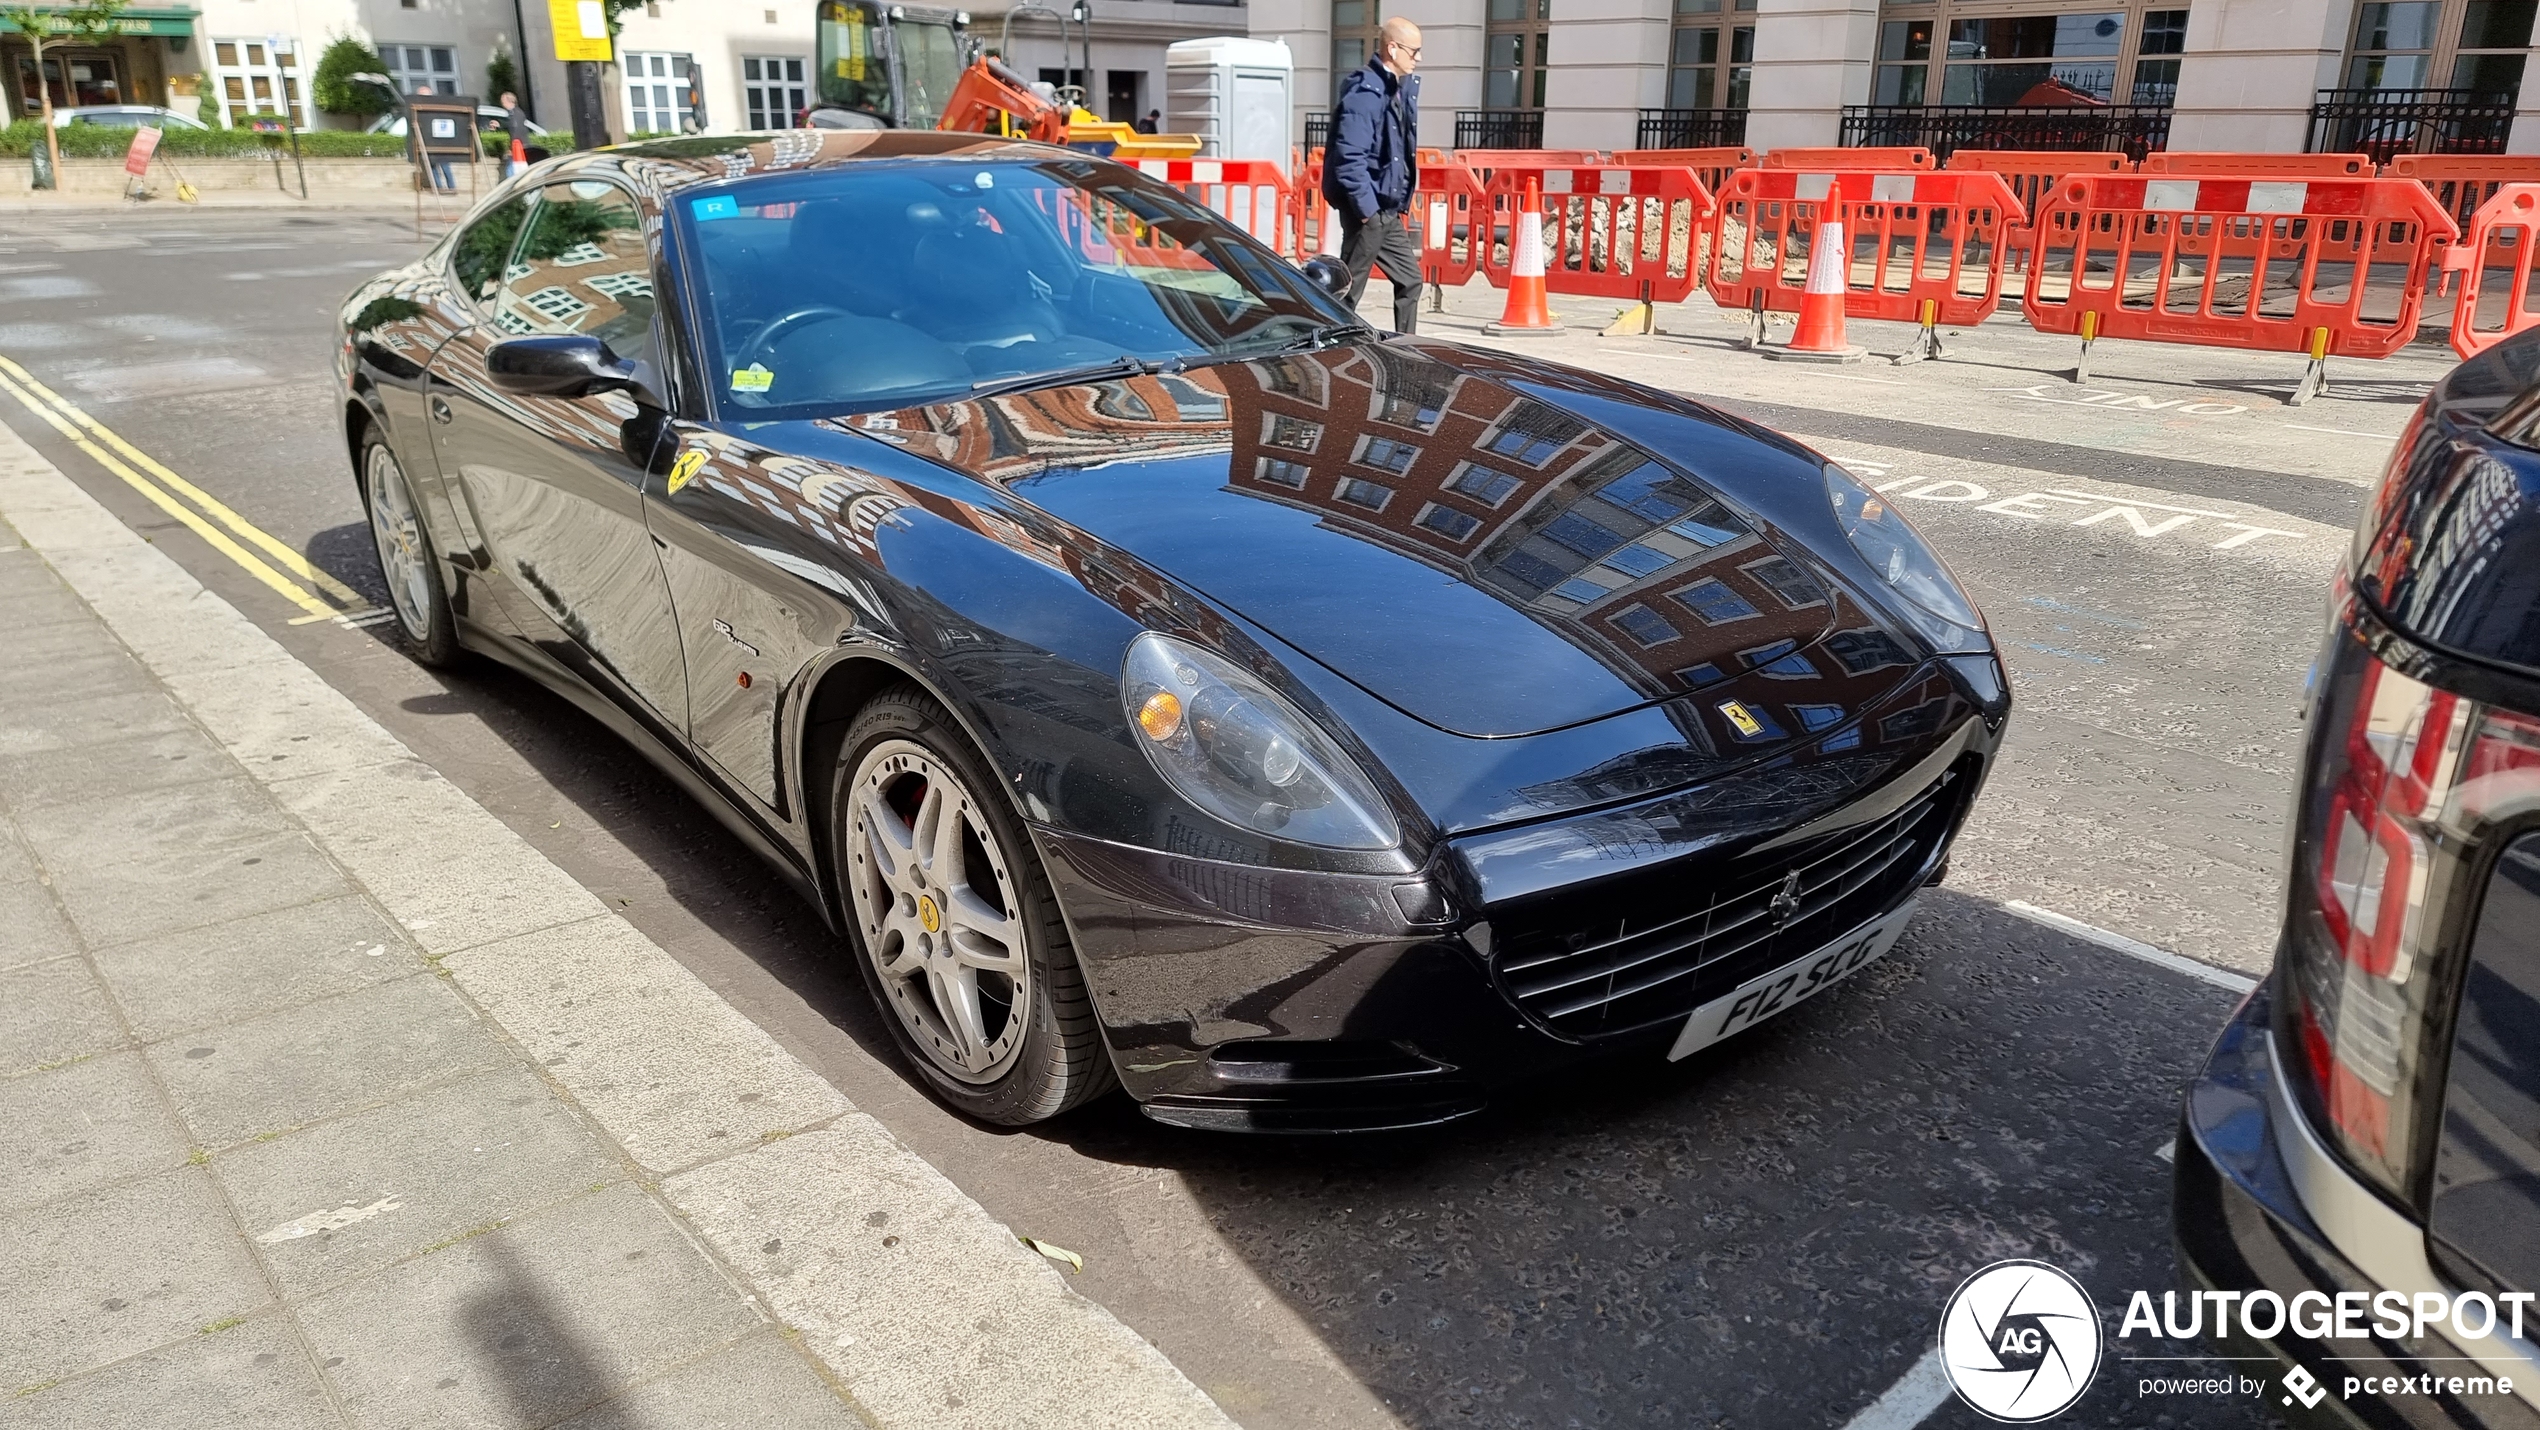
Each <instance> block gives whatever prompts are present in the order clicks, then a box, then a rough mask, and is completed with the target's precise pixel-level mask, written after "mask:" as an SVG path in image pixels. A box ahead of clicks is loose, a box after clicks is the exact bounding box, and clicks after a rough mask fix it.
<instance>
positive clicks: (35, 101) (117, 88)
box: [18, 44, 262, 114]
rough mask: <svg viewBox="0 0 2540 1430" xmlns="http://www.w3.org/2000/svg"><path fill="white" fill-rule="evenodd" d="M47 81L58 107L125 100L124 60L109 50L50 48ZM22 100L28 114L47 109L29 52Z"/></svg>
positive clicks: (21, 77) (23, 62)
mask: <svg viewBox="0 0 2540 1430" xmlns="http://www.w3.org/2000/svg"><path fill="white" fill-rule="evenodd" d="M258 48H260V49H261V48H262V45H261V44H259V46H258ZM44 83H45V87H46V88H47V89H50V90H52V91H53V107H54V108H56V109H68V108H70V107H71V106H73V105H83V104H121V103H123V102H124V100H123V72H122V69H121V68H120V61H119V60H118V58H117V57H116V56H115V55H114V54H113V53H112V52H111V51H107V50H64V49H52V48H48V49H47V50H46V51H45V54H44ZM18 103H19V106H20V107H21V108H22V109H24V110H25V112H27V113H28V114H40V113H42V112H43V110H44V100H43V98H42V96H40V95H38V94H37V93H36V91H35V60H34V57H33V56H31V55H27V54H20V55H19V56H18Z"/></svg>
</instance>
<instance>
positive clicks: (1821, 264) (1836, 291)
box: [1762, 219, 1869, 362]
mask: <svg viewBox="0 0 2540 1430" xmlns="http://www.w3.org/2000/svg"><path fill="white" fill-rule="evenodd" d="M1849 259H1850V254H1849V251H1848V250H1847V249H1846V248H1845V247H1844V243H1843V225H1842V224H1840V223H1837V222H1835V221H1833V220H1832V219H1827V220H1824V221H1822V222H1820V223H1819V224H1818V225H1817V239H1816V242H1815V243H1813V244H1811V245H1810V246H1809V249H1808V291H1807V292H1805V293H1803V294H1801V295H1800V298H1799V330H1798V331H1797V332H1794V333H1792V334H1791V335H1790V346H1788V347H1786V348H1765V349H1763V350H1762V351H1763V354H1764V356H1766V357H1768V358H1778V359H1780V360H1781V361H1783V362H1859V361H1860V360H1861V359H1863V358H1865V357H1867V356H1869V351H1868V349H1866V348H1856V347H1853V346H1851V345H1849V344H1847V343H1846V342H1844V340H1843V289H1844V286H1845V285H1844V268H1845V266H1846V264H1847V263H1848V262H1849Z"/></svg>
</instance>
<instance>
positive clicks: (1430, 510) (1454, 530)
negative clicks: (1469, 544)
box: [1411, 502, 1482, 541]
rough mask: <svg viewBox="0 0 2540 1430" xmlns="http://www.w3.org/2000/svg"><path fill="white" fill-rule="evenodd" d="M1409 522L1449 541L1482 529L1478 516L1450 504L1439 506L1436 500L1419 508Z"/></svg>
mask: <svg viewBox="0 0 2540 1430" xmlns="http://www.w3.org/2000/svg"><path fill="white" fill-rule="evenodd" d="M1411 524H1412V525H1413V526H1418V527H1425V528H1427V529H1428V530H1430V531H1434V532H1436V533H1437V534H1438V535H1440V536H1443V537H1445V538H1446V539H1447V540H1449V541H1463V540H1465V539H1467V538H1469V537H1470V536H1472V534H1473V533H1474V532H1476V531H1479V530H1481V529H1482V519H1481V518H1480V517H1477V516H1474V515H1472V514H1471V513H1469V512H1461V511H1457V510H1456V509H1455V508H1453V507H1451V506H1440V505H1438V504H1437V503H1436V502H1431V503H1429V504H1428V505H1427V506H1424V507H1422V508H1420V514H1419V515H1418V516H1415V517H1413V518H1412V519H1411Z"/></svg>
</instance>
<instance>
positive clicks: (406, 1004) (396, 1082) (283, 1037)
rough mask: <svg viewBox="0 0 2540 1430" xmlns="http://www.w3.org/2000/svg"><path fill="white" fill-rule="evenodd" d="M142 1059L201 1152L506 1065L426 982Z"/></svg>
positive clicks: (424, 978)
mask: <svg viewBox="0 0 2540 1430" xmlns="http://www.w3.org/2000/svg"><path fill="white" fill-rule="evenodd" d="M149 1054H150V1064H151V1066H152V1067H153V1068H155V1069H156V1070H157V1072H158V1074H159V1076H160V1078H161V1079H162V1080H164V1081H165V1082H166V1084H167V1088H168V1092H169V1094H170V1095H171V1096H172V1097H174V1098H175V1100H176V1105H177V1112H178V1115H179V1116H181V1117H183V1118H184V1119H185V1123H186V1126H187V1127H188V1128H189V1129H190V1130H191V1131H192V1133H193V1136H194V1140H195V1141H196V1142H197V1143H200V1144H201V1145H203V1146H206V1147H226V1146H229V1145H230V1144H232V1143H236V1142H241V1141H244V1140H246V1139H247V1138H250V1137H255V1136H260V1135H263V1134H267V1133H274V1132H282V1131H286V1130H288V1129H290V1128H293V1127H298V1126H302V1125H304V1124H306V1123H310V1122H314V1121H316V1120H317V1119H319V1118H321V1117H332V1116H335V1115H337V1114H340V1113H346V1112H354V1111H358V1110H360V1109H362V1108H365V1107H375V1106H378V1105H379V1104H381V1103H384V1102H387V1101H389V1100H390V1099H392V1098H395V1097H398V1096H400V1095H402V1094H404V1093H408V1092H412V1091H414V1090H416V1089H418V1088H421V1087H426V1086H429V1085H431V1084H433V1083H437V1082H443V1081H446V1080H448V1079H451V1078H455V1077H457V1076H459V1075H461V1074H463V1073H468V1072H473V1071H475V1070H477V1069H479V1068H484V1067H492V1066H497V1065H500V1064H502V1063H504V1062H506V1061H509V1060H511V1059H512V1058H514V1057H515V1056H516V1055H515V1054H514V1053H512V1051H511V1050H510V1049H508V1048H506V1047H504V1046H503V1044H502V1043H501V1042H500V1041H499V1040H498V1039H496V1038H495V1037H494V1036H493V1034H492V1033H490V1032H488V1031H487V1030H486V1028H485V1025H484V1024H483V1023H481V1022H479V1021H478V1020H477V1018H476V1017H475V1015H474V1014H472V1013H470V1012H469V1011H468V1009H467V1005H466V1004H464V1003H462V1002H460V1001H459V998H458V996H457V995H456V994H454V993H452V992H451V991H450V989H449V988H448V987H447V986H446V985H444V984H443V983H442V981H441V980H440V979H439V978H437V977H434V976H433V975H431V974H429V973H420V974H416V975H415V976H413V977H411V978H405V979H400V980H398V981H397V982H394V983H383V984H380V985H378V986H377V987H373V988H365V989H361V990H359V991H357V992H353V993H346V994H341V995H338V996H336V997H333V998H326V999H321V1000H319V1001H318V1002H315V1003H310V1004H305V1005H303V1006H301V1007H297V1008H288V1009H284V1010H283V1011H281V1012H278V1013H268V1014H266V1015H264V1016H263V1017H261V1018H251V1019H249V1020H248V1021H246V1022H243V1023H233V1024H229V1025H227V1026H224V1027H219V1028H205V1029H197V1030H196V1031H194V1032H190V1033H180V1034H178V1035H177V1036H176V1037H174V1038H171V1039H168V1040H166V1041H164V1042H159V1043H155V1044H153V1045H152V1046H151V1047H150V1050H149Z"/></svg>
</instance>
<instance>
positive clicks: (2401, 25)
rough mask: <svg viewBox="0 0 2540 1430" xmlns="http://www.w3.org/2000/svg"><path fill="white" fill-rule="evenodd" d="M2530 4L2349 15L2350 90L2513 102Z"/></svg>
mask: <svg viewBox="0 0 2540 1430" xmlns="http://www.w3.org/2000/svg"><path fill="white" fill-rule="evenodd" d="M2532 11H2533V3H2532V0H2395V2H2394V3H2376V4H2368V5H2358V6H2356V7H2355V40H2354V44H2353V46H2352V47H2351V48H2350V49H2349V50H2348V55H2347V60H2346V87H2347V88H2349V89H2441V88H2446V87H2448V88H2452V89H2466V90H2473V91H2476V92H2479V93H2482V94H2505V95H2517V94H2519V93H2520V91H2521V88H2522V69H2523V60H2524V58H2525V56H2526V55H2527V54H2528V51H2527V49H2526V48H2525V47H2526V46H2528V45H2529V44H2530V43H2531V19H2532Z"/></svg>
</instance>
